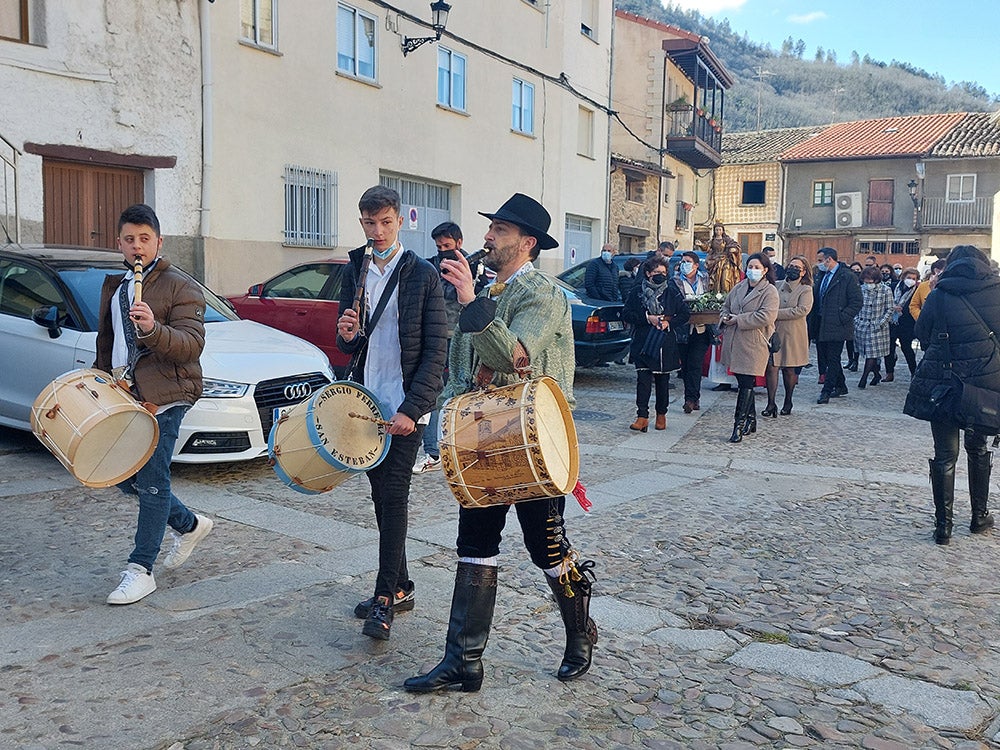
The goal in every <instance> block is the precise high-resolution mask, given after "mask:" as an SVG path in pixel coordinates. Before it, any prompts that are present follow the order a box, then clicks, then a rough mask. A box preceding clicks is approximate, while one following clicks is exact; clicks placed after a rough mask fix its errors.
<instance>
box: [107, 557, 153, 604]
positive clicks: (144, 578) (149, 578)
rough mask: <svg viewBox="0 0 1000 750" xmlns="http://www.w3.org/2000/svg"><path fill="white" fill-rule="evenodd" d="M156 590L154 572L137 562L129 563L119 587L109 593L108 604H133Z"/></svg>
mask: <svg viewBox="0 0 1000 750" xmlns="http://www.w3.org/2000/svg"><path fill="white" fill-rule="evenodd" d="M154 591H156V580H155V579H154V578H153V574H152V573H150V572H149V571H148V570H146V569H145V568H144V567H142V566H141V565H139V564H137V563H129V564H128V567H127V568H125V570H123V571H122V580H121V582H120V583H119V584H118V588H116V589H115V590H114V591H112V592H111V593H110V594H108V604H132V603H133V602H137V601H139V600H140V599H142V598H143V597H144V596H149V595H150V594H152V593H153V592H154Z"/></svg>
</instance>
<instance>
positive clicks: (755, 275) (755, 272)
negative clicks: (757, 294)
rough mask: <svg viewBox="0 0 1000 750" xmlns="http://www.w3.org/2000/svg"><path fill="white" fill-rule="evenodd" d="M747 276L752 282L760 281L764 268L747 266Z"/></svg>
mask: <svg viewBox="0 0 1000 750" xmlns="http://www.w3.org/2000/svg"><path fill="white" fill-rule="evenodd" d="M747 278H748V279H750V281H753V282H757V281H760V280H761V279H763V278H764V269H763V268H748V269H747Z"/></svg>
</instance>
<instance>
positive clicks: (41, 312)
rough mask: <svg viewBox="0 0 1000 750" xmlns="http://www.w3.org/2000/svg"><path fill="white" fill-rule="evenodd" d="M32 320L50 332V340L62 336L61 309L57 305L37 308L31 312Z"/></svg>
mask: <svg viewBox="0 0 1000 750" xmlns="http://www.w3.org/2000/svg"><path fill="white" fill-rule="evenodd" d="M31 319H32V320H33V321H35V322H36V323H37V324H38V325H40V326H41V327H42V328H47V329H48V330H49V338H50V339H57V338H59V337H60V336H61V335H62V328H60V327H59V308H58V307H56V306H55V305H50V306H48V307H36V308H35V309H34V310H32V311H31Z"/></svg>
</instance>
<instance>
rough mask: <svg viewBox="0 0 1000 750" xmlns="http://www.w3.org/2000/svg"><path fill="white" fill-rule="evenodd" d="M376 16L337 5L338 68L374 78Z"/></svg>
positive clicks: (347, 6) (351, 73)
mask: <svg viewBox="0 0 1000 750" xmlns="http://www.w3.org/2000/svg"><path fill="white" fill-rule="evenodd" d="M375 26H376V19H375V16H370V15H368V14H367V13H365V12H363V11H360V10H358V9H357V8H352V7H351V6H350V5H343V4H341V5H338V6H337V69H338V70H341V71H343V72H344V73H347V74H348V75H352V76H357V77H358V78H366V79H368V80H370V81H374V80H375V74H376V69H375Z"/></svg>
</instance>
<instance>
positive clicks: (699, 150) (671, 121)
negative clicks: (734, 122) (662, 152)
mask: <svg viewBox="0 0 1000 750" xmlns="http://www.w3.org/2000/svg"><path fill="white" fill-rule="evenodd" d="M664 117H665V118H666V140H667V143H666V149H667V153H668V154H670V155H671V156H673V157H674V158H675V159H680V160H681V161H682V162H684V163H685V164H687V165H688V166H689V167H692V168H694V169H715V168H716V167H719V166H721V164H722V124H721V123H719V122H716V121H715V120H713V119H712V117H711V116H710V115H709V114H708V113H706V112H703V111H701V110H699V109H696V108H695V107H694V106H692V105H690V104H674V105H671V106H670V107H669V108H668V109H667V111H666V112H665V113H664Z"/></svg>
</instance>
